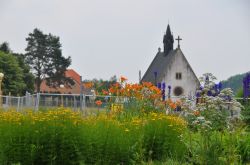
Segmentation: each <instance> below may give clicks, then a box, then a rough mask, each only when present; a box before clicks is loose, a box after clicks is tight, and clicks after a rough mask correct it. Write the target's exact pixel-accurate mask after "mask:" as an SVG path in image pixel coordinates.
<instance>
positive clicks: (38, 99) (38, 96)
mask: <svg viewBox="0 0 250 165" xmlns="http://www.w3.org/2000/svg"><path fill="white" fill-rule="evenodd" d="M39 101H40V93H37V94H36V104H35V110H36V111H38V108H39Z"/></svg>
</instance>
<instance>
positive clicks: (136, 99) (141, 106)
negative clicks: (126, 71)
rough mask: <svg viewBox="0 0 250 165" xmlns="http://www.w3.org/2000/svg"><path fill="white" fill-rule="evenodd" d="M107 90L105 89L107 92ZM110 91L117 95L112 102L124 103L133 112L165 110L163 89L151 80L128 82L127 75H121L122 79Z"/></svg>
mask: <svg viewBox="0 0 250 165" xmlns="http://www.w3.org/2000/svg"><path fill="white" fill-rule="evenodd" d="M105 93H106V91H103V94H105ZM109 93H110V94H111V95H112V96H116V97H115V99H114V100H112V101H111V102H112V103H123V104H125V105H126V107H127V108H126V109H127V110H132V111H133V113H134V112H135V113H138V112H145V113H149V112H152V111H161V112H163V110H164V107H165V103H164V102H163V101H162V94H161V90H160V89H159V88H157V87H156V86H155V85H153V84H152V83H150V82H142V83H141V84H131V83H127V79H126V78H125V77H121V81H120V82H117V83H115V84H113V85H112V86H111V87H110V89H109Z"/></svg>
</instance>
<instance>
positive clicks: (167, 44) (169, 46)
mask: <svg viewBox="0 0 250 165" xmlns="http://www.w3.org/2000/svg"><path fill="white" fill-rule="evenodd" d="M163 44H164V55H165V56H167V55H168V53H169V52H170V51H171V50H173V45H174V37H173V35H172V33H171V30H170V26H169V24H168V27H167V31H166V34H165V35H164V37H163Z"/></svg>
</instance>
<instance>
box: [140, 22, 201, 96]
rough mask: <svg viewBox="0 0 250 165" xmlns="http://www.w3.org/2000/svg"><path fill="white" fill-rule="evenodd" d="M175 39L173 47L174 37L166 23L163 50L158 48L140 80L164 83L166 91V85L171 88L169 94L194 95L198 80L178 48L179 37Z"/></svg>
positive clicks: (198, 85) (198, 83)
mask: <svg viewBox="0 0 250 165" xmlns="http://www.w3.org/2000/svg"><path fill="white" fill-rule="evenodd" d="M176 40H178V47H177V48H176V49H173V44H174V38H173V35H172V33H171V30H170V26H169V25H168V27H167V31H166V34H165V35H164V38H163V44H164V51H163V52H162V51H161V49H160V48H159V50H158V53H157V54H156V56H155V58H154V59H153V61H152V63H151V64H150V66H149V68H148V69H147V71H146V72H145V74H144V76H143V77H142V79H141V82H152V83H153V84H155V85H157V84H159V83H161V84H162V83H165V86H166V91H167V90H168V89H167V88H168V87H170V89H171V96H194V95H195V93H196V90H197V89H198V88H199V87H200V82H199V80H198V78H197V77H196V75H195V73H194V71H193V69H192V67H191V66H190V64H189V63H188V61H187V59H186V57H185V56H184V54H183V52H182V50H181V48H180V44H179V41H180V40H181V39H180V37H179V36H178V38H177V39H176Z"/></svg>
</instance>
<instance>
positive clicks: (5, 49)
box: [0, 42, 11, 53]
mask: <svg viewBox="0 0 250 165" xmlns="http://www.w3.org/2000/svg"><path fill="white" fill-rule="evenodd" d="M0 50H1V51H3V52H5V53H10V52H11V50H10V47H9V43H8V42H3V43H2V44H1V45H0Z"/></svg>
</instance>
